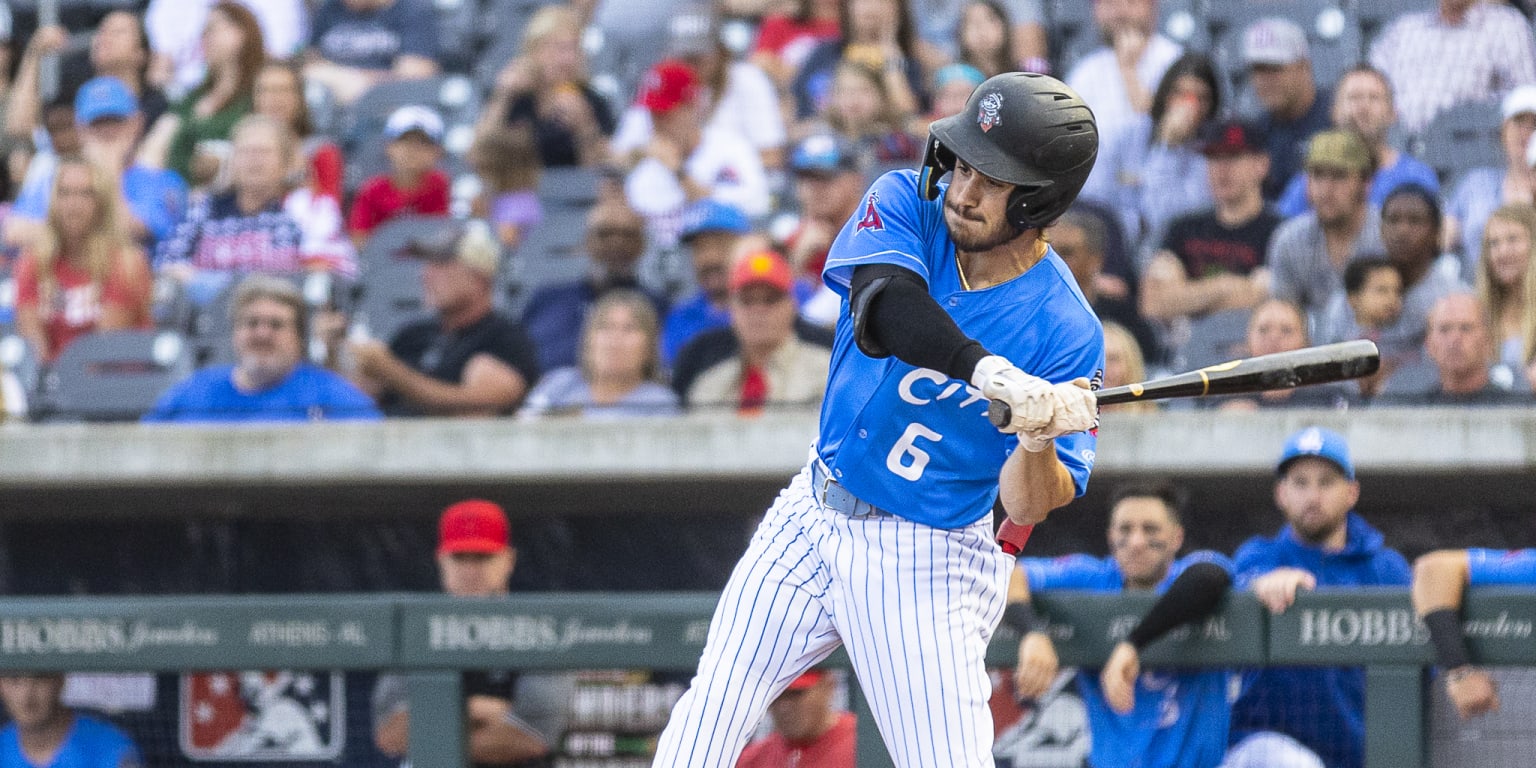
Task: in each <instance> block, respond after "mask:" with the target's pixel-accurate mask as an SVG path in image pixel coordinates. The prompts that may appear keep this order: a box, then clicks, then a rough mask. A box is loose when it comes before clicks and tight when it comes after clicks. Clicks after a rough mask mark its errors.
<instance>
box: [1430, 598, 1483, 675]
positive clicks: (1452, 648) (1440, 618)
mask: <svg viewBox="0 0 1536 768" xmlns="http://www.w3.org/2000/svg"><path fill="white" fill-rule="evenodd" d="M1424 626H1426V627H1429V641H1430V643H1432V644H1433V645H1434V646H1435V664H1437V665H1439V667H1440V668H1441V669H1457V668H1460V667H1465V666H1467V665H1469V664H1471V663H1472V660H1471V659H1469V658H1467V643H1466V641H1465V640H1463V639H1462V636H1461V618H1460V617H1459V616H1457V615H1456V610H1455V609H1452V608H1441V609H1440V610H1438V611H1430V612H1429V613H1428V614H1425V616H1424Z"/></svg>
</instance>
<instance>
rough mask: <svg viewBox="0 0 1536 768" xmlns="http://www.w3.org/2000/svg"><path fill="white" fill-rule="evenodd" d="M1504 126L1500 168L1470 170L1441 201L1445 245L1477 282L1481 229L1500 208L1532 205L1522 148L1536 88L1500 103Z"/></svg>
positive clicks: (1535, 196) (1535, 123) (1535, 120)
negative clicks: (1442, 203)
mask: <svg viewBox="0 0 1536 768" xmlns="http://www.w3.org/2000/svg"><path fill="white" fill-rule="evenodd" d="M1502 112H1503V115H1504V122H1503V124H1502V125H1501V126H1500V128H1499V139H1500V144H1501V146H1502V147H1503V148H1504V167H1503V168H1493V167H1485V168H1473V169H1472V170H1469V171H1467V172H1466V173H1464V174H1462V176H1461V178H1460V179H1459V180H1458V181H1457V182H1456V186H1455V187H1453V188H1452V189H1451V194H1450V197H1449V198H1447V199H1446V201H1445V208H1446V210H1445V224H1446V242H1447V243H1448V247H1449V248H1451V249H1454V250H1456V251H1457V252H1458V253H1460V254H1461V264H1462V268H1461V274H1462V275H1463V276H1464V277H1467V278H1469V279H1475V277H1474V276H1475V275H1476V274H1477V260H1478V256H1479V255H1480V254H1481V253H1482V252H1483V225H1484V224H1485V223H1486V222H1487V221H1488V217H1489V215H1491V214H1492V213H1493V212H1494V210H1495V209H1497V208H1499V207H1500V206H1504V205H1515V204H1525V205H1530V204H1531V202H1532V201H1533V200H1536V184H1533V183H1532V180H1531V177H1532V171H1531V166H1530V164H1528V163H1527V162H1526V148H1527V147H1528V146H1530V144H1531V137H1532V136H1533V135H1536V85H1522V86H1519V87H1517V88H1515V89H1514V90H1512V91H1510V92H1509V95H1507V96H1505V97H1504V103H1503V105H1502Z"/></svg>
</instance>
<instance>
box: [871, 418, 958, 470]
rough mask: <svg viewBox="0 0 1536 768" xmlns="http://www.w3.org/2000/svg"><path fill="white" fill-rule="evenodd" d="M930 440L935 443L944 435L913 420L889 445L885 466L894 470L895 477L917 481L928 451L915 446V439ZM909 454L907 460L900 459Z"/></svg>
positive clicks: (925, 462) (923, 467) (925, 463)
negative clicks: (891, 444)
mask: <svg viewBox="0 0 1536 768" xmlns="http://www.w3.org/2000/svg"><path fill="white" fill-rule="evenodd" d="M919 437H921V438H923V439H925V440H932V441H933V442H935V443H937V442H938V441H940V440H943V439H944V436H943V435H941V434H939V433H937V432H935V431H933V430H931V429H929V428H927V427H925V426H923V425H921V424H918V423H917V422H913V423H911V424H908V425H907V431H905V432H903V433H901V438H900V439H899V440H897V441H896V444H895V445H893V446H891V452H890V453H889V454H886V457H885V468H886V469H889V470H890V471H892V472H894V473H895V474H896V476H897V477H900V478H903V479H906V480H911V481H913V482H917V480H918V478H920V477H922V476H923V470H924V469H926V468H927V467H928V459H929V458H930V457H929V456H928V452H927V451H925V450H923V449H921V448H919V447H917V439H918V438H919ZM907 456H910V457H911V459H910V460H908V461H902V459H903V457H907Z"/></svg>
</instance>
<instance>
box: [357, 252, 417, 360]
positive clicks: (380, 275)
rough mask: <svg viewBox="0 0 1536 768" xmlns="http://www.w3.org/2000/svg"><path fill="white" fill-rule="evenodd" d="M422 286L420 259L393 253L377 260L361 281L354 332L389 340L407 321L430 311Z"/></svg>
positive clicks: (370, 265) (369, 267) (365, 271)
mask: <svg viewBox="0 0 1536 768" xmlns="http://www.w3.org/2000/svg"><path fill="white" fill-rule="evenodd" d="M427 312H428V311H427V308H426V304H425V301H424V299H423V296H422V289H421V262H419V261H415V260H413V259H406V258H400V257H393V258H390V259H389V260H387V261H374V262H371V263H370V264H369V266H368V269H366V270H364V272H363V278H362V280H361V281H360V283H359V284H358V300H357V310H356V311H355V312H353V313H352V328H353V331H354V332H355V333H357V332H365V333H366V335H367V336H369V337H371V338H375V339H378V340H380V341H386V342H387V341H389V340H390V339H392V338H394V336H395V333H396V332H398V331H399V330H400V329H401V328H402V327H404V326H405V325H406V324H407V323H409V322H411V321H413V320H419V319H421V318H422V317H424V316H425V315H426V314H427Z"/></svg>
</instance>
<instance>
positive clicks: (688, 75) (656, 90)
mask: <svg viewBox="0 0 1536 768" xmlns="http://www.w3.org/2000/svg"><path fill="white" fill-rule="evenodd" d="M698 94H699V74H698V73H697V72H695V71H694V70H693V67H690V66H688V65H687V64H686V63H684V62H681V61H678V60H677V59H665V60H663V61H660V62H657V64H656V66H654V67H651V70H650V71H649V72H646V73H645V79H644V80H643V81H641V83H640V97H639V98H638V99H636V101H635V103H637V104H639V105H640V106H642V107H645V108H646V109H648V110H650V111H651V114H655V115H659V114H663V113H666V112H671V111H672V110H674V109H677V108H678V107H681V106H683V105H684V104H691V103H693V100H694V99H695V98H697V97H698Z"/></svg>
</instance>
